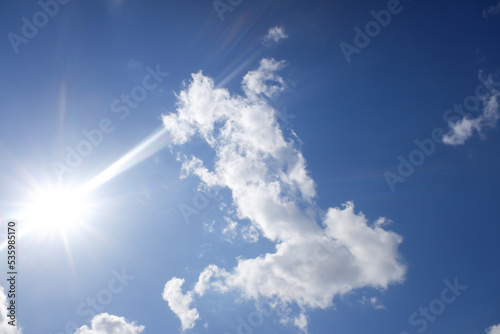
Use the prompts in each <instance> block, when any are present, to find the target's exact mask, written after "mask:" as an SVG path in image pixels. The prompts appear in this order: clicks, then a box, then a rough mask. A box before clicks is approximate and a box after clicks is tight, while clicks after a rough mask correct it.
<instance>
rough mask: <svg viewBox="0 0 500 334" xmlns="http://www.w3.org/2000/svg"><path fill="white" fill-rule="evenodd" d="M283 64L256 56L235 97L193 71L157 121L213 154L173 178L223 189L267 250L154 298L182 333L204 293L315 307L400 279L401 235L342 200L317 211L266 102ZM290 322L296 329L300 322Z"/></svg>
mask: <svg viewBox="0 0 500 334" xmlns="http://www.w3.org/2000/svg"><path fill="white" fill-rule="evenodd" d="M284 66H285V63H284V62H280V61H275V60H274V59H263V60H262V61H261V62H260V66H259V68H258V69H257V70H255V71H250V72H249V73H248V74H247V75H245V76H244V78H243V82H242V87H243V91H244V94H245V95H244V96H239V95H231V94H230V93H229V92H228V91H227V90H226V89H223V88H214V82H213V80H212V79H210V78H208V77H206V76H204V75H203V74H202V73H201V72H199V73H196V74H193V75H192V81H191V83H190V84H189V86H188V87H187V88H186V89H185V90H183V91H181V92H180V93H179V94H178V98H179V101H178V108H177V112H175V113H171V114H169V115H165V116H163V122H164V125H165V128H166V129H167V130H168V131H169V132H170V134H171V137H172V141H173V143H174V144H175V145H182V144H185V143H187V142H188V141H189V140H191V138H193V137H194V136H198V137H201V138H202V139H203V140H204V141H206V143H207V144H208V145H209V146H210V147H211V148H212V149H213V150H214V152H215V154H216V157H215V167H214V168H213V170H209V169H208V168H207V167H206V165H205V163H204V162H203V161H202V160H201V159H199V158H194V159H195V160H194V161H196V163H193V158H185V160H184V162H183V166H182V168H181V170H182V174H183V176H187V175H191V174H194V175H196V176H198V177H199V178H200V179H201V181H202V183H203V184H204V186H206V187H215V188H217V187H219V188H227V189H229V190H230V191H231V194H232V200H233V205H234V206H235V207H236V209H237V210H236V211H237V215H238V218H239V219H246V220H248V221H250V223H251V226H253V228H254V229H256V230H258V231H259V232H260V234H261V235H262V237H264V238H266V239H268V240H269V241H271V242H274V244H275V247H276V251H275V252H274V253H267V254H265V255H264V256H259V257H256V258H251V259H242V258H238V264H237V265H236V267H234V268H232V269H229V270H228V269H225V268H219V267H217V266H216V265H209V266H208V267H206V268H205V270H203V271H202V273H201V274H200V276H199V279H198V282H197V283H196V285H195V288H194V289H193V290H192V291H188V292H187V293H186V294H182V292H181V291H180V288H181V285H182V283H183V282H184V280H181V279H179V278H173V279H171V280H170V281H168V282H167V283H166V285H165V291H166V292H165V293H164V298H165V299H166V300H167V301H168V302H169V305H170V307H171V309H172V311H173V312H174V313H175V314H177V316H178V317H179V318H180V319H181V322H182V327H183V328H192V327H193V326H194V325H195V322H196V320H197V319H198V318H199V314H198V311H197V310H196V308H194V307H191V304H192V303H194V297H196V296H203V294H204V293H205V291H207V290H209V289H210V290H213V291H218V292H225V291H228V290H232V291H236V292H240V293H241V296H242V297H243V298H247V299H253V300H260V299H267V300H273V301H276V302H277V303H278V304H279V305H280V306H283V307H285V308H287V307H289V306H292V305H293V304H295V305H298V306H299V307H300V308H301V309H303V310H306V309H308V308H310V309H315V308H320V309H325V308H328V307H330V306H331V305H332V303H333V298H334V296H337V295H340V294H344V293H346V292H349V291H351V290H353V289H357V288H362V287H367V286H370V287H375V288H381V289H385V288H387V287H388V285H389V284H391V283H394V282H399V281H401V280H402V279H403V278H404V274H405V271H406V268H405V266H404V264H402V262H401V260H400V255H399V252H398V247H399V244H400V243H401V241H402V238H401V236H399V235H398V234H396V233H394V232H391V231H387V230H385V229H383V228H382V226H381V225H383V224H381V223H376V224H374V223H372V224H369V222H368V220H367V219H366V218H365V216H364V215H363V214H362V213H356V212H355V210H354V204H353V203H351V202H347V203H345V204H344V205H343V206H342V207H340V208H339V207H335V208H329V209H328V210H326V212H325V211H322V210H320V209H318V208H317V207H316V204H315V197H316V185H315V183H314V181H313V180H312V178H311V177H310V176H309V173H308V171H307V168H306V161H305V159H304V157H303V155H302V153H301V152H300V151H299V150H298V149H297V148H296V144H295V142H294V139H295V137H290V138H288V137H285V136H284V133H283V131H282V130H281V129H280V126H279V123H278V120H277V117H278V112H277V111H276V110H275V109H274V108H273V107H272V106H271V104H270V98H271V97H273V96H275V95H276V94H278V93H279V92H282V91H284V90H285V87H286V84H285V80H284V79H283V78H282V77H281V76H279V75H278V74H277V73H276V72H277V71H279V70H281V69H283V67H284ZM316 217H321V218H320V219H319V221H318V220H317V218H316ZM378 222H380V220H378ZM311 264H313V265H312V266H311ZM290 319H295V320H294V321H293V324H295V325H296V326H297V327H299V328H302V329H303V330H304V331H305V330H306V326H307V318H306V317H305V315H303V316H301V315H300V314H298V315H296V316H295V317H291V318H290Z"/></svg>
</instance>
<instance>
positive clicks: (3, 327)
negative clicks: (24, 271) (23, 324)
mask: <svg viewBox="0 0 500 334" xmlns="http://www.w3.org/2000/svg"><path fill="white" fill-rule="evenodd" d="M7 315H8V314H7V296H6V295H5V292H4V288H3V286H0V333H2V334H22V332H23V331H22V329H20V328H18V327H17V326H16V327H14V326H11V325H9V321H11V319H10V318H8V317H7ZM16 325H17V318H16Z"/></svg>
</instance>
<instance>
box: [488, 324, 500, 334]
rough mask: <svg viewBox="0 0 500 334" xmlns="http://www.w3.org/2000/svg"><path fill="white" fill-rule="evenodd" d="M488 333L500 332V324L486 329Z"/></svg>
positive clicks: (497, 333)
mask: <svg viewBox="0 0 500 334" xmlns="http://www.w3.org/2000/svg"><path fill="white" fill-rule="evenodd" d="M486 333H487V334H500V324H498V325H496V326H491V327H490V328H488V329H487V330H486Z"/></svg>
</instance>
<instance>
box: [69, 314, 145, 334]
mask: <svg viewBox="0 0 500 334" xmlns="http://www.w3.org/2000/svg"><path fill="white" fill-rule="evenodd" d="M90 324H91V328H89V327H87V326H82V327H80V328H79V329H77V330H76V332H75V333H74V334H116V333H120V334H139V333H142V331H143V330H144V328H145V327H144V326H136V324H135V322H127V320H125V318H123V317H117V316H116V315H110V314H108V313H101V314H98V315H96V316H95V317H94V318H93V319H92V320H91V321H90Z"/></svg>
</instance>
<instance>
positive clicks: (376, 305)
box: [359, 296, 385, 310]
mask: <svg viewBox="0 0 500 334" xmlns="http://www.w3.org/2000/svg"><path fill="white" fill-rule="evenodd" d="M359 302H360V303H361V304H362V305H366V304H369V305H371V306H372V307H373V308H374V309H376V310H385V306H384V305H382V304H380V302H379V300H378V299H377V297H371V298H366V296H363V298H362V299H361V300H360V301H359Z"/></svg>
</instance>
